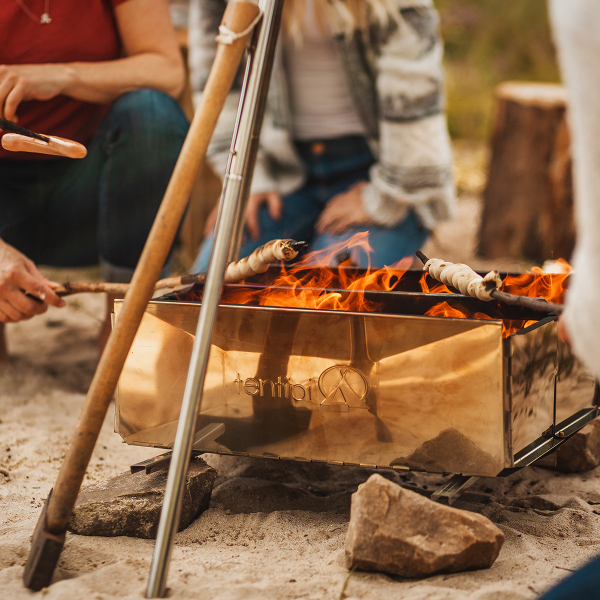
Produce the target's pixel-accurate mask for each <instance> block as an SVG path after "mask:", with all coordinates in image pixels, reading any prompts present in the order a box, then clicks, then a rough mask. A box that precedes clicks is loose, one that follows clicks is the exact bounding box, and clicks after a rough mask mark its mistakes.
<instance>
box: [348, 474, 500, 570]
mask: <svg viewBox="0 0 600 600" xmlns="http://www.w3.org/2000/svg"><path fill="white" fill-rule="evenodd" d="M503 542H504V534H503V533H502V531H500V529H498V528H497V527H496V526H495V525H494V524H493V523H492V522H491V521H490V520H489V519H486V518H485V517H484V516H482V515H478V514H475V513H470V512H466V511H463V510H458V509H456V508H451V507H449V506H444V505H442V504H437V503H436V502H432V501H431V500H428V499H427V498H424V497H423V496H421V495H419V494H416V493H415V492H411V491H409V490H405V489H403V488H401V487H400V486H399V485H397V484H395V483H392V482H391V481H388V480H387V479H384V478H383V477H382V476H381V475H377V474H376V475H371V477H370V478H369V479H368V480H367V481H366V482H365V483H363V484H362V485H361V486H359V488H358V490H357V492H356V493H355V494H354V495H353V496H352V511H351V515H350V526H349V528H348V534H347V536H346V565H347V567H348V568H349V569H351V568H353V567H355V568H357V569H361V570H364V571H383V572H385V573H395V574H397V575H401V576H403V577H423V576H426V575H432V574H433V573H454V572H457V571H466V570H470V569H482V568H486V567H490V566H491V565H492V564H493V562H494V561H495V560H496V558H497V556H498V553H499V552H500V548H501V547H502V543H503Z"/></svg>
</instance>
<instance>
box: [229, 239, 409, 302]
mask: <svg viewBox="0 0 600 600" xmlns="http://www.w3.org/2000/svg"><path fill="white" fill-rule="evenodd" d="M368 235H369V234H368V233H366V232H362V233H357V234H355V235H353V236H352V237H351V238H350V240H348V241H345V242H340V243H338V244H334V245H332V246H329V247H328V248H325V249H323V250H317V251H315V252H311V253H310V254H308V255H307V256H306V258H305V259H304V260H302V261H299V262H297V263H295V264H294V265H293V266H292V267H291V268H290V269H289V270H288V269H287V268H286V267H285V265H284V266H283V267H282V270H281V274H280V275H279V276H278V277H276V278H275V279H274V280H273V281H272V282H271V283H270V286H269V287H268V288H261V289H258V290H249V289H247V288H240V289H230V290H227V291H225V293H224V294H223V296H222V302H224V303H226V304H258V305H260V306H286V307H294V308H315V309H320V310H349V311H364V312H375V311H377V310H379V309H380V308H381V304H379V303H377V302H373V301H370V300H368V299H366V298H365V297H364V294H356V293H345V292H343V293H340V292H337V291H328V290H331V288H335V289H342V290H348V291H349V292H355V291H365V290H377V291H390V290H392V289H393V288H394V286H395V285H396V284H397V283H398V281H399V280H400V279H401V278H402V276H403V275H404V273H405V272H406V271H407V270H408V269H409V268H410V267H411V265H412V263H413V260H412V258H404V259H402V260H400V261H398V262H397V263H394V264H393V265H392V266H391V267H384V268H383V269H376V270H374V271H373V270H372V269H371V268H370V266H369V267H368V268H367V270H366V271H365V272H361V273H360V274H357V273H355V272H354V273H353V272H352V270H351V269H345V268H344V267H352V266H353V262H352V254H354V256H356V253H357V252H359V251H362V252H364V253H366V255H367V256H369V255H370V253H371V252H372V251H373V250H372V248H371V246H370V245H369V242H368ZM346 249H349V250H350V253H351V256H350V257H348V258H347V259H345V260H344V261H343V262H341V263H340V265H339V266H340V268H339V270H338V271H337V272H335V271H333V270H332V269H329V268H327V267H321V266H318V265H324V264H330V263H331V262H333V259H334V258H335V257H336V256H338V255H339V254H340V253H341V252H343V251H345V250H346Z"/></svg>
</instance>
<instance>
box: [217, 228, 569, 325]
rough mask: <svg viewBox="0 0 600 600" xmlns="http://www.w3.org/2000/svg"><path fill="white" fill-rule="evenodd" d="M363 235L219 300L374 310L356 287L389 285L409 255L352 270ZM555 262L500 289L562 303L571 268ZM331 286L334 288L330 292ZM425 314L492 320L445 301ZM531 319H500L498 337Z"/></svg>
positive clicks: (434, 285) (424, 280)
mask: <svg viewBox="0 0 600 600" xmlns="http://www.w3.org/2000/svg"><path fill="white" fill-rule="evenodd" d="M368 235H369V234H368V232H362V233H357V234H355V235H354V236H352V237H351V238H350V239H349V240H347V241H343V242H339V243H337V244H334V245H332V246H329V247H327V248H325V249H323V250H318V251H315V252H311V253H309V254H308V255H307V256H306V257H305V258H304V259H303V260H302V261H299V262H297V263H295V264H294V265H292V266H291V267H289V268H288V267H286V266H285V265H283V266H282V268H281V272H280V274H279V275H278V276H276V277H275V279H273V280H272V281H270V282H269V285H268V287H257V288H254V289H253V288H251V287H245V286H239V287H238V286H235V285H233V286H229V287H227V288H226V289H225V291H224V293H223V295H222V297H221V302H223V303H225V304H252V305H255V306H256V305H259V306H273V307H292V308H309V309H316V310H343V311H363V312H375V311H378V310H380V309H381V307H382V305H381V304H380V303H378V302H374V301H372V300H368V299H367V298H365V294H361V293H360V292H364V291H367V290H373V291H391V290H393V289H394V288H395V287H396V285H397V284H398V282H399V280H400V279H401V278H402V277H403V275H404V274H405V273H406V271H407V270H408V269H410V267H411V266H412V263H413V259H412V258H411V257H405V258H403V259H402V260H400V261H398V262H396V263H394V264H393V265H391V266H386V267H383V268H382V269H375V270H372V269H371V266H370V260H369V267H368V268H367V269H366V271H365V270H356V269H352V268H351V267H353V266H355V263H354V262H353V260H352V259H353V258H354V259H356V257H357V254H358V253H359V252H361V253H365V254H366V255H367V257H370V254H371V252H372V248H371V246H370V245H369V241H368ZM344 251H349V258H348V259H346V260H344V262H342V263H341V264H340V265H339V267H340V268H339V269H337V270H333V269H331V268H328V267H323V266H322V265H327V264H331V263H334V262H335V259H336V257H338V256H339V255H340V253H342V252H344ZM557 264H558V267H559V269H560V270H562V272H561V273H558V274H556V273H552V274H551V273H544V272H543V271H542V270H541V269H539V268H536V267H534V268H533V269H532V271H531V272H529V273H523V274H520V275H508V276H507V277H506V278H505V279H504V281H503V283H502V288H501V289H502V290H503V291H505V292H508V293H511V294H515V295H519V296H537V297H541V298H545V299H546V300H548V301H550V302H557V303H561V302H562V300H563V298H564V293H565V289H566V280H567V277H568V275H569V273H570V272H571V267H570V266H569V265H568V263H567V262H566V261H564V260H562V259H559V260H558V261H557ZM346 267H347V268H346ZM419 284H420V287H421V290H422V291H423V292H425V293H437V294H440V293H444V294H452V292H451V291H450V289H449V288H448V287H447V286H446V285H444V284H443V283H440V282H437V281H435V280H433V279H432V278H431V277H430V276H428V275H427V274H426V273H423V274H422V276H421V278H420V280H419ZM332 288H333V290H335V291H332ZM356 292H359V293H356ZM425 315H427V316H433V317H454V318H470V319H488V320H489V319H493V317H491V316H489V315H487V314H485V313H482V312H476V313H471V312H469V311H467V310H466V309H464V310H460V309H457V308H455V307H453V306H450V304H449V303H448V302H441V303H439V304H437V305H436V306H434V307H433V308H431V309H430V310H428V311H427V312H426V313H425ZM536 322H537V321H515V320H509V319H504V320H503V321H502V324H503V336H504V337H508V336H509V335H511V334H512V333H514V332H516V331H518V330H520V329H522V328H524V327H527V326H529V325H532V324H533V323H536Z"/></svg>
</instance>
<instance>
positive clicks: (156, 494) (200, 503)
mask: <svg viewBox="0 0 600 600" xmlns="http://www.w3.org/2000/svg"><path fill="white" fill-rule="evenodd" d="M167 476H168V469H164V470H162V471H158V472H156V473H151V474H150V475H146V473H145V472H144V471H141V472H139V473H135V474H134V475H132V474H131V473H123V474H122V475H119V476H118V477H114V478H113V479H109V480H108V481H103V482H101V483H96V484H94V485H90V486H88V487H85V488H83V489H82V490H81V492H80V493H79V497H78V498H77V503H76V504H75V508H74V509H73V514H72V516H71V520H70V521H69V530H70V531H72V532H74V533H78V534H80V535H101V536H115V535H128V536H132V537H141V538H155V537H156V531H157V528H158V521H159V519H160V511H161V509H162V505H163V499H164V494H165V486H166V483H167ZM216 477H217V472H216V471H215V470H214V469H213V468H212V467H209V466H208V465H207V464H206V463H205V462H204V461H203V460H202V459H200V458H196V459H194V460H192V461H191V462H190V466H189V469H188V472H187V477H186V481H185V488H184V494H183V503H182V507H181V518H180V521H179V531H181V530H182V529H185V528H186V527H187V526H188V525H189V524H190V523H191V522H192V521H193V520H194V519H196V518H197V517H198V515H199V514H200V513H201V512H202V511H204V510H206V509H207V508H208V505H209V503H210V495H211V493H212V488H213V484H214V482H215V479H216Z"/></svg>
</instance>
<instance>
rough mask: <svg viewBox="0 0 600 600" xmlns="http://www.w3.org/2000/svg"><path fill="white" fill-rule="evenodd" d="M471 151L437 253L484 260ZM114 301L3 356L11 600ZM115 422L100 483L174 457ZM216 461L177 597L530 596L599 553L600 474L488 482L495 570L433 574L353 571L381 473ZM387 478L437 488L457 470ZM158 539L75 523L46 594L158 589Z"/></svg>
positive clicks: (4, 574)
mask: <svg viewBox="0 0 600 600" xmlns="http://www.w3.org/2000/svg"><path fill="white" fill-rule="evenodd" d="M459 158H460V159H461V161H462V162H460V163H459V171H458V175H459V182H460V183H461V189H462V195H461V201H460V204H459V215H458V219H457V220H456V221H454V222H452V223H449V224H446V225H444V226H443V227H442V228H441V229H440V230H439V231H438V232H437V235H436V238H435V239H434V240H432V241H431V242H430V243H429V244H428V247H427V249H426V250H427V252H429V253H430V255H438V256H443V257H444V258H447V259H451V260H468V259H469V258H470V257H472V254H473V250H474V243H475V242H474V239H475V233H476V228H477V215H478V211H479V192H480V190H481V185H482V179H483V173H482V171H481V151H480V150H477V149H475V150H471V149H469V148H463V149H462V150H461V152H460V153H459ZM472 263H473V261H472ZM473 264H476V265H477V266H485V265H482V264H481V263H479V262H477V263H473ZM494 264H495V265H496V266H500V267H504V268H506V267H507V266H513V267H518V266H519V265H515V264H512V265H511V264H510V262H506V261H505V262H502V261H496V262H495V263H494ZM63 275H64V278H65V279H71V280H73V279H74V277H73V276H70V275H69V274H63ZM102 308H103V300H102V298H99V297H94V296H79V297H74V298H71V299H70V300H69V303H68V307H67V308H66V309H63V310H56V309H50V310H49V311H48V312H47V313H46V314H45V315H43V316H41V317H38V318H36V319H34V320H32V321H28V322H24V323H20V324H18V325H13V326H10V327H9V330H8V337H9V346H10V351H11V354H12V358H11V359H10V361H9V362H8V363H6V364H4V365H2V366H0V506H1V507H2V510H1V511H0V590H1V592H0V596H1V597H2V598H6V599H13V598H15V599H17V598H28V597H31V595H32V593H31V592H29V591H28V590H26V589H25V588H24V587H23V584H22V582H21V576H22V572H23V565H24V563H25V560H26V557H27V554H28V552H29V544H30V537H31V534H32V532H33V529H34V526H35V523H36V520H37V518H38V515H39V512H40V508H41V506H42V501H43V499H44V498H45V497H46V496H47V494H48V491H49V489H50V487H51V486H52V484H53V482H54V481H55V478H56V475H57V473H58V469H59V467H60V464H61V461H62V457H63V455H64V452H65V450H66V448H67V444H68V440H69V437H70V434H71V431H72V428H73V426H74V424H75V422H76V419H77V417H78V414H79V411H80V408H81V406H82V404H83V401H84V398H85V393H86V391H87V388H88V386H89V382H90V380H91V377H92V375H93V372H94V369H95V366H96V363H97V349H96V334H97V331H98V327H99V320H100V317H101V314H102ZM112 421H113V411H112V409H111V411H110V412H109V414H108V416H107V418H106V422H105V424H104V428H103V430H102V434H101V436H100V439H99V441H98V444H97V446H96V450H95V452H94V456H93V458H92V461H91V463H90V467H89V470H88V475H87V480H88V481H90V482H94V481H99V480H103V479H107V478H109V477H112V476H114V475H117V474H119V473H122V472H124V471H126V470H127V469H128V467H129V465H130V464H132V463H134V462H137V461H139V460H142V459H144V458H147V457H149V456H152V455H153V454H157V453H158V451H156V450H152V449H147V448H136V447H130V446H125V445H124V444H122V442H121V439H120V437H119V436H117V435H116V434H114V433H113V432H112ZM207 460H208V461H209V462H210V463H211V464H212V465H213V466H215V467H216V468H217V470H218V471H219V478H218V480H217V483H216V486H215V489H214V492H213V499H212V503H211V507H210V509H209V510H207V511H206V512H205V513H204V514H203V515H202V516H201V517H200V518H199V519H198V520H197V521H195V522H194V523H193V524H192V525H191V526H190V527H189V528H188V529H187V530H186V531H183V532H181V533H179V534H178V535H177V537H176V545H175V549H174V553H173V560H172V563H171V568H170V576H169V587H170V597H172V598H205V599H217V598H218V599H219V600H233V599H244V600H252V599H254V598H256V599H258V598H260V599H270V598H273V599H276V598H277V599H279V598H290V599H291V598H315V599H316V598H326V599H332V600H333V599H336V600H337V599H338V598H348V599H349V598H365V599H366V598H403V599H407V600H421V599H425V598H431V599H436V600H446V599H447V600H455V599H463V598H465V599H466V598H468V599H471V600H475V599H481V600H483V599H485V600H505V599H506V600H509V599H510V600H515V599H517V600H518V599H521V598H522V599H527V598H535V597H537V596H538V595H539V594H540V593H541V592H543V591H544V590H546V589H548V588H549V587H550V586H552V585H553V584H555V583H556V582H558V581H559V580H560V579H562V578H563V577H565V576H566V575H568V574H569V572H570V571H571V570H573V569H576V568H577V567H578V566H579V565H581V564H582V563H584V562H585V561H587V560H588V559H590V558H591V557H593V556H594V555H595V554H596V553H597V551H598V548H599V546H600V516H599V515H600V479H598V472H597V470H595V471H590V472H588V473H584V474H581V475H560V474H557V473H554V472H553V471H551V470H547V469H543V468H528V469H525V470H523V471H521V472H519V473H517V474H515V475H513V476H511V477H509V478H507V479H485V480H484V479H481V480H479V481H478V482H477V483H476V484H475V486H473V487H472V488H471V489H470V490H469V491H468V493H467V494H466V495H465V496H464V497H463V499H462V500H461V501H459V502H457V504H456V506H457V507H459V508H464V509H467V510H473V511H476V512H479V513H482V514H484V515H486V516H487V517H489V518H490V519H492V521H494V522H495V523H496V524H497V525H498V526H499V527H500V528H501V529H502V530H503V531H504V532H505V534H506V541H505V544H504V546H503V548H502V551H501V553H500V556H499V558H498V560H497V561H496V563H495V564H494V565H493V567H492V568H491V569H488V570H482V571H477V572H468V573H461V574H454V575H441V576H436V577H430V578H427V579H423V580H419V581H414V580H410V581H409V580H402V579H399V578H395V577H389V576H387V575H383V574H371V573H353V574H352V575H351V576H350V577H349V578H348V571H347V570H346V569H345V567H344V560H343V558H344V554H343V547H344V539H345V535H346V529H347V525H348V519H349V507H350V496H351V494H352V492H353V491H354V490H355V489H356V487H357V485H358V484H359V483H361V482H362V481H364V480H366V479H367V478H368V476H369V475H370V474H371V472H370V471H367V470H361V469H352V468H340V467H333V466H326V465H315V464H312V465H311V464H305V463H286V462H283V461H268V460H252V459H242V458H231V457H218V456H210V457H207ZM386 476H388V477H390V478H392V479H393V480H395V481H397V482H398V483H401V484H402V485H406V486H408V487H418V488H421V489H423V490H427V491H431V490H432V489H434V488H435V487H436V486H438V485H440V484H441V483H442V482H443V481H444V480H445V478H444V477H443V476H439V475H423V474H408V475H399V474H397V473H389V474H386ZM153 547H154V542H153V541H151V540H139V539H133V538H125V537H120V538H97V537H81V536H76V535H71V534H69V535H68V537H67V543H66V546H65V549H64V551H63V553H62V556H61V560H60V564H59V567H58V569H57V571H56V574H55V581H54V583H53V584H52V585H51V586H50V587H49V588H47V589H45V590H43V591H42V592H40V594H41V595H43V596H44V597H47V598H48V599H51V598H52V599H61V600H65V599H75V598H86V599H87V598H89V599H93V600H101V599H105V598H142V597H143V595H144V591H145V587H146V582H147V576H148V571H149V565H150V560H151V555H152V551H153Z"/></svg>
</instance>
